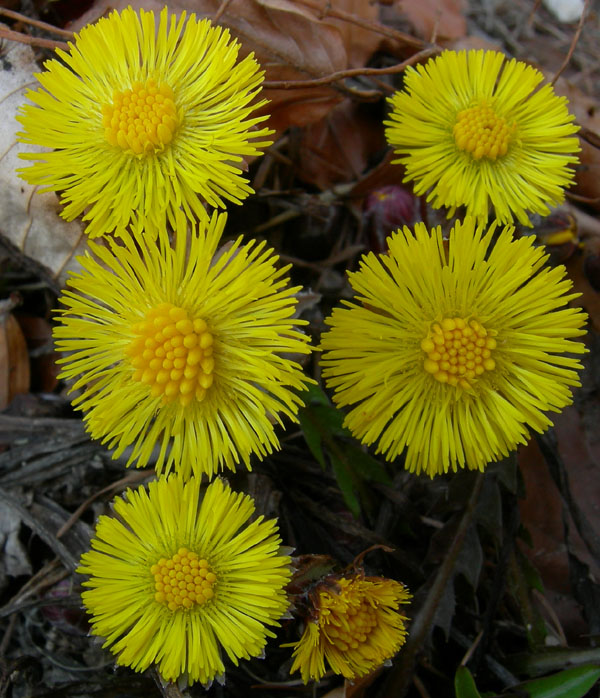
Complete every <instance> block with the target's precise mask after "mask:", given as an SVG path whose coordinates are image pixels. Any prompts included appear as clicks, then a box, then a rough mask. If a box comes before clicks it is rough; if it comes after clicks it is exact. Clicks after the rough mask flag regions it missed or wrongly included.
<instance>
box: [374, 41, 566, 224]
mask: <svg viewBox="0 0 600 698" xmlns="http://www.w3.org/2000/svg"><path fill="white" fill-rule="evenodd" d="M543 79H544V76H543V75H542V73H540V72H539V71H538V70H536V69H535V68H532V67H531V66H528V65H526V64H525V63H522V62H520V61H516V60H515V59H512V60H507V59H506V58H505V56H504V55H503V54H502V53H497V52H495V51H483V50H479V51H459V52H456V51H444V52H443V53H442V54H441V55H440V56H438V57H437V58H431V59H430V60H429V61H427V63H426V64H425V65H419V66H417V68H416V69H414V68H411V67H409V68H408V69H407V71H406V73H405V79H404V89H403V90H402V91H400V92H397V93H396V94H394V95H393V96H392V97H391V98H390V104H391V107H392V112H391V114H390V120H389V121H386V122H385V123H386V126H387V128H386V135H387V139H388V141H389V143H390V145H391V146H392V147H393V149H394V152H395V153H397V154H398V155H400V156H401V157H399V158H398V159H397V160H395V161H394V162H397V163H401V164H403V165H404V166H405V168H406V176H405V178H404V181H413V182H414V190H415V193H416V194H418V195H421V194H425V193H427V192H429V193H428V196H427V200H428V201H431V202H432V205H433V206H434V207H435V208H440V207H442V206H444V207H448V208H449V209H450V211H449V214H450V215H453V214H454V211H455V209H456V208H457V207H459V206H465V207H466V213H467V214H469V215H473V216H475V217H476V218H477V219H478V220H479V221H480V222H485V221H486V220H487V218H488V215H489V214H490V206H491V207H492V209H493V211H492V217H495V218H497V219H498V220H499V221H500V222H501V223H511V222H512V221H513V217H514V218H516V219H517V220H518V221H519V222H520V223H522V224H524V225H529V217H528V213H529V212H533V213H539V214H541V215H547V214H548V213H549V206H554V205H556V204H558V203H560V202H561V201H562V199H563V190H564V188H565V187H567V186H569V184H570V183H571V181H572V179H573V170H572V169H571V167H570V165H571V164H573V163H576V162H577V161H578V158H577V156H576V155H575V153H577V152H578V151H579V150H580V148H579V143H578V140H577V138H575V137H574V134H575V133H577V131H578V126H575V125H574V124H573V120H574V117H573V116H572V115H571V114H570V113H569V111H568V108H567V104H568V102H567V99H566V98H565V97H558V96H557V95H556V94H555V93H554V89H553V87H552V86H551V85H544V86H543V87H541V88H539V89H537V90H536V88H537V87H538V85H539V84H540V82H542V80H543Z"/></svg>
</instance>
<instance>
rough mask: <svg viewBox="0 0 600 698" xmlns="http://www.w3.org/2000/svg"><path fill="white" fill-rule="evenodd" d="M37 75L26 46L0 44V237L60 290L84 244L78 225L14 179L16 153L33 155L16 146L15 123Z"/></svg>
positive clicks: (49, 198)
mask: <svg viewBox="0 0 600 698" xmlns="http://www.w3.org/2000/svg"><path fill="white" fill-rule="evenodd" d="M38 70H39V68H38V65H37V64H36V62H35V58H34V54H33V51H32V50H31V48H30V47H29V46H24V45H23V44H17V43H7V44H6V47H5V52H4V55H3V69H2V70H1V71H0V104H1V105H2V120H1V122H0V187H1V188H2V201H1V203H0V221H1V222H0V236H2V237H3V238H4V239H5V240H7V241H8V242H9V243H10V244H11V245H13V246H14V247H16V248H17V249H18V250H19V251H20V252H21V253H22V254H23V255H24V256H25V257H28V258H30V259H33V260H34V261H35V262H36V263H37V264H39V265H41V266H42V267H43V268H44V271H45V272H46V273H47V274H48V275H49V276H50V277H51V278H52V279H54V280H56V281H57V282H58V283H59V284H60V285H62V283H64V279H65V276H66V272H67V270H68V269H71V268H72V269H76V268H78V264H77V262H76V261H75V260H74V254H76V253H80V252H82V251H83V249H84V247H85V245H86V241H85V239H84V236H83V233H82V230H81V225H80V224H79V223H78V222H77V221H75V222H71V223H67V222H66V221H64V220H63V219H62V218H60V216H59V211H60V204H59V202H58V197H57V196H56V194H54V193H52V192H50V193H46V194H40V193H39V192H37V189H38V187H33V186H31V185H29V184H26V183H25V182H24V181H23V180H22V179H20V178H19V177H18V176H17V174H16V169H17V168H18V167H23V166H24V165H25V163H24V161H23V160H21V159H20V158H19V157H18V155H19V153H22V152H32V151H35V150H39V149H38V148H35V147H33V146H26V145H23V144H21V143H17V140H16V133H17V131H18V130H19V128H20V125H19V124H18V122H17V121H16V120H15V116H16V114H17V109H18V107H19V106H20V105H21V104H22V102H23V93H24V91H25V90H26V89H27V88H30V87H35V85H36V84H37V83H36V82H35V80H34V77H33V73H34V72H37V71H38Z"/></svg>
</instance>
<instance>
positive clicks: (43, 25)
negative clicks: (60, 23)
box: [0, 7, 73, 39]
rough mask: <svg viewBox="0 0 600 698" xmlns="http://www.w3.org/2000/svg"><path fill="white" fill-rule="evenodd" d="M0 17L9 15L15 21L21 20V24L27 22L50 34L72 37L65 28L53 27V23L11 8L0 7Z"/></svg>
mask: <svg viewBox="0 0 600 698" xmlns="http://www.w3.org/2000/svg"><path fill="white" fill-rule="evenodd" d="M0 17H9V18H10V19H15V20H17V22H23V24H29V25H31V26H32V27H37V29H42V30H43V31H47V32H49V33H50V34H56V35H57V36H63V37H64V38H65V39H72V38H73V32H70V31H67V30H66V29H60V28H59V27H55V26H54V25H53V24H48V23H47V22H42V21H40V20H39V19H31V18H30V17H26V16H25V15H22V14H21V13H20V12H14V11H13V10H7V9H5V8H4V7H0Z"/></svg>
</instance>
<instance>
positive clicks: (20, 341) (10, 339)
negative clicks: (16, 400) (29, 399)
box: [0, 299, 29, 410]
mask: <svg viewBox="0 0 600 698" xmlns="http://www.w3.org/2000/svg"><path fill="white" fill-rule="evenodd" d="M13 305H14V303H12V301H11V300H10V299H9V300H6V301H1V302H0V410H3V409H4V408H5V407H6V406H7V405H9V404H10V402H11V400H12V399H13V397H14V396H15V395H18V394H20V393H26V392H28V391H29V354H28V353H27V344H26V342H25V337H24V336H23V333H22V332H21V328H20V327H19V323H18V322H17V321H16V320H15V318H14V316H13V314H12V312H11V308H12V307H13Z"/></svg>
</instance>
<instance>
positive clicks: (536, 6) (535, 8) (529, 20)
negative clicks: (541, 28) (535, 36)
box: [527, 0, 542, 26]
mask: <svg viewBox="0 0 600 698" xmlns="http://www.w3.org/2000/svg"><path fill="white" fill-rule="evenodd" d="M541 4H542V0H535V2H534V3H533V7H532V8H531V12H530V13H529V17H528V18H527V24H528V25H529V26H531V25H532V23H533V18H534V16H535V13H536V12H537V11H538V9H539V7H540V5H541Z"/></svg>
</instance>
